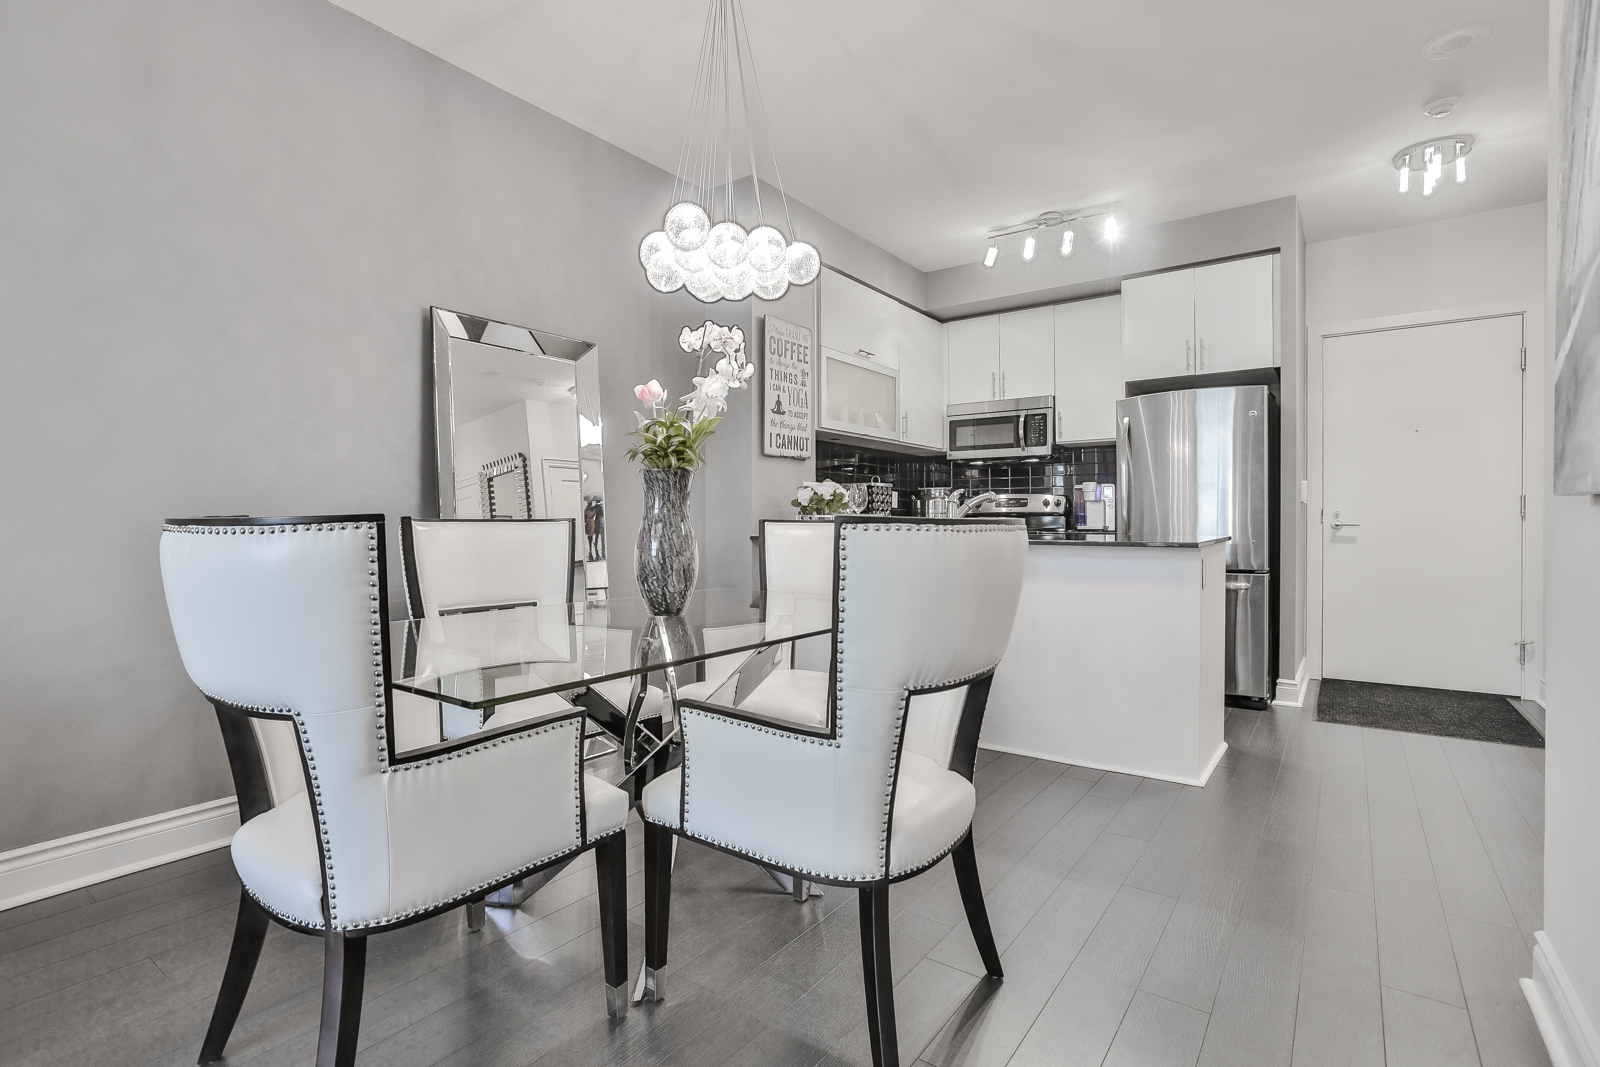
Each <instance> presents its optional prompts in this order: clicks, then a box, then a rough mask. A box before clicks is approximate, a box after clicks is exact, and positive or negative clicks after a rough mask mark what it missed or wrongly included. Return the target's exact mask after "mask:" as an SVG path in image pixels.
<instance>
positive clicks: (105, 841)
mask: <svg viewBox="0 0 1600 1067" xmlns="http://www.w3.org/2000/svg"><path fill="white" fill-rule="evenodd" d="M237 829H239V804H238V801H237V800H236V799H235V798H234V797H222V798H220V799H218V800H208V801H206V802H205V803H203V804H195V805H194V806H192V807H187V808H179V809H178V810H177V811H168V812H162V813H161V814H159V815H149V816H146V817H145V818H143V819H134V820H133V821H132V822H125V823H119V824H117V825H116V826H105V827H102V828H100V829H98V830H90V831H88V832H87V833H81V834H74V835H73V836H71V837H62V838H57V839H56V840H54V841H41V842H39V843H38V844H36V845H26V846H24V847H22V848H19V849H13V850H12V851H10V852H4V853H0V911H5V910H6V909H7V908H14V907H17V906H18V905H19V904H27V903H29V902H30V901H35V900H42V899H43V898H45V897H53V896H55V895H57V894H58V893H66V892H68V891H70V890H73V889H79V888H81V887H83V886H86V885H94V884H95V883H97V882H104V881H107V880H109V879H112V878H118V877H120V876H122V875H124V874H132V873H133V872H135V871H142V870H144V869H145V868H147V867H155V866H157V865H159V864H162V863H170V862H171V861H172V860H179V859H183V858H184V857H185V856H193V855H195V854H196V853H200V852H209V851H211V850H212V849H214V848H221V847H222V846H223V845H226V844H227V843H228V842H229V841H230V840H232V839H233V832H234V831H235V830H237Z"/></svg>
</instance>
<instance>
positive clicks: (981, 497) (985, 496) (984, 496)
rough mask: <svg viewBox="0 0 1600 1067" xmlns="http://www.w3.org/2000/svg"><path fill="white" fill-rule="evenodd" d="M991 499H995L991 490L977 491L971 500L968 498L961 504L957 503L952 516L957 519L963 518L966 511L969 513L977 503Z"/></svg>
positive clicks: (984, 502) (983, 502)
mask: <svg viewBox="0 0 1600 1067" xmlns="http://www.w3.org/2000/svg"><path fill="white" fill-rule="evenodd" d="M993 499H995V494H994V493H993V492H992V491H991V492H987V493H979V494H978V495H977V496H975V497H973V498H972V499H971V500H968V501H966V502H964V503H962V504H959V505H957V506H956V510H955V512H954V513H953V515H952V517H953V518H957V519H964V518H966V517H967V515H968V513H970V512H971V511H972V509H973V508H975V507H977V506H978V505H979V504H987V503H988V502H989V501H991V500H993Z"/></svg>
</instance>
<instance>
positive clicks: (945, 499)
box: [917, 485, 951, 519]
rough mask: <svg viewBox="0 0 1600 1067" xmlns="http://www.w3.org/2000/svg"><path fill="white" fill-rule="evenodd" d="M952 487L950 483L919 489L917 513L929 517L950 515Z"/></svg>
mask: <svg viewBox="0 0 1600 1067" xmlns="http://www.w3.org/2000/svg"><path fill="white" fill-rule="evenodd" d="M950 493H951V489H950V487H949V486H948V485H928V486H924V487H923V488H921V489H918V490H917V514H918V515H921V516H923V517H925V518H929V519H948V518H949V517H950V511H951V504H950Z"/></svg>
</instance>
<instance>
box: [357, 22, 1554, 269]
mask: <svg viewBox="0 0 1600 1067" xmlns="http://www.w3.org/2000/svg"><path fill="white" fill-rule="evenodd" d="M336 2H337V3H339V4H340V6H342V7H345V8H348V9H349V10H351V11H353V12H355V13H356V14H358V15H361V16H362V17H364V18H366V19H368V20H370V21H372V22H374V23H376V24H377V25H379V26H382V27H384V28H385V29H388V30H390V31H391V32H393V33H395V34H397V35H398V36H400V37H403V38H405V39H406V40H409V41H412V42H413V43H415V44H417V45H420V46H421V47H423V48H425V49H427V50H428V51H430V52H433V53H434V54H436V55H438V56H440V57H442V58H443V59H446V60H448V61H449V62H451V63H454V64H456V65H457V66H460V67H462V68H464V69H466V70H468V71H471V72H472V73H473V74H476V75H478V76H479V77H481V78H483V79H485V80H486V81H489V82H491V83H493V84H495V85H497V86H500V87H501V88H503V89H505V90H507V91H509V92H511V93H514V94H515V95H517V96H520V97H522V98H523V99H525V100H528V101H529V102H531V103H534V104H536V105H538V106H539V107H541V108H544V109H545V110H547V111H550V112H552V113H554V114H555V115H557V116H559V117H561V118H563V119H566V120H567V121H569V122H571V123H573V124H575V125H577V126H579V127H582V128H583V129H585V130H589V131H590V132H592V133H595V134H597V135H598V136H600V137H602V138H604V139H605V140H607V141H610V142H612V143H613V144H616V145H618V146H620V147H622V148H624V149H626V150H627V151H629V152H632V153H634V154H636V155H639V156H642V157H643V158H645V159H647V160H650V161H651V162H653V163H655V164H657V165H659V166H661V167H663V168H664V169H667V170H671V169H672V168H673V167H674V166H675V164H676V162H677V155H678V150H679V143H680V140H681V138H682V134H683V124H684V122H685V120H686V115H687V110H688V98H689V91H690V86H691V83H692V81H693V79H694V57H695V55H696V53H697V49H698V44H699V39H700V33H701V28H702V24H703V21H704V17H705V9H706V3H705V0H586V2H584V3H571V2H570V0H564V2H560V3H556V2H553V0H447V2H440V0H336ZM744 6H745V13H746V16H747V19H748V22H749V26H750V36H751V41H752V44H753V47H754V50H755V55H756V61H757V64H758V67H759V69H760V72H761V82H762V87H763V89H764V91H765V93H766V100H767V108H768V111H769V113H770V115H771V120H772V128H773V134H774V140H775V141H776V144H777V148H778V160H779V164H780V166H781V167H782V168H783V179H784V184H785V186H786V188H787V190H788V192H789V193H790V194H791V195H793V196H795V197H797V198H799V199H800V200H803V201H804V202H806V203H807V204H809V205H811V206H812V207H814V208H816V209H817V210H818V211H821V212H822V213H823V214H825V215H827V216H829V217H830V218H832V219H834V220H835V221H837V222H839V223H841V224H842V225H844V226H846V227H847V228H849V229H851V230H853V231H855V232H856V233H858V234H860V235H861V236H863V237H865V238H867V239H868V240H870V241H872V242H874V243H875V244H877V245H879V246H881V247H883V248H885V249H887V250H888V251H890V252H893V253H894V254H896V255H898V256H900V257H901V258H903V259H905V260H907V261H908V262H910V263H911V264H912V265H913V266H916V267H918V268H920V269H922V270H934V269H938V268H940V267H947V266H951V265H953V264H956V263H962V262H968V261H971V260H973V259H976V258H978V257H979V256H980V255H981V254H982V249H983V245H984V234H985V233H986V232H987V231H988V230H990V229H992V228H995V227H998V226H1002V225H1006V224H1010V223H1014V222H1018V221H1022V220H1025V219H1028V218H1031V217H1032V216H1034V215H1035V214H1037V213H1038V212H1040V211H1043V210H1047V209H1068V208H1072V207H1074V206H1079V205H1092V204H1099V203H1105V202H1111V201H1120V202H1121V203H1122V204H1123V205H1124V206H1125V208H1126V210H1127V211H1128V212H1129V214H1130V215H1131V217H1132V220H1133V222H1134V224H1135V225H1138V224H1144V223H1152V222H1159V221H1164V220H1167V219H1174V218H1184V217H1187V216H1190V215H1197V214H1202V213H1204V212H1207V211H1215V210H1219V209H1222V208H1227V207H1235V206H1238V205H1241V204H1249V203H1255V202H1257V201H1261V200H1268V199H1272V198H1274V197H1279V196H1284V195H1288V194H1295V195H1298V196H1299V197H1300V198H1301V206H1302V212H1303V214H1304V218H1305V225H1306V237H1307V239H1308V240H1323V239H1327V238H1331V237H1340V236H1346V235H1350V234H1356V233H1365V232H1370V231H1373V230H1380V229H1387V228H1390V227H1394V226H1404V225H1409V224H1411V223H1415V222H1423V221H1427V220H1430V219H1437V218H1445V217H1448V216H1453V215H1463V214H1469V213H1472V212H1477V211H1485V210H1489V209H1492V208H1497V207H1506V206H1509V205H1512V204H1522V203H1529V202H1532V201H1535V200H1540V199H1542V198H1543V197H1544V188H1545V180H1544V158H1545V139H1546V102H1545V55H1546V47H1547V37H1546V31H1545V18H1546V11H1545V8H1546V5H1545V4H1543V3H1540V2H1537V0H1403V2H1398V3H1397V2H1396V0H1338V2H1334V3H1328V2H1323V3H1306V2H1292V0H1221V2H1213V3H1184V2H1179V0H1114V2H1108V0H1005V2H997V0H870V2H863V0H803V2H795V0H788V2H778V0H745V5H744ZM1469 23H1485V24H1487V25H1489V26H1490V27H1491V28H1492V30H1493V33H1492V35H1491V36H1490V37H1489V39H1488V40H1487V41H1485V42H1484V43H1483V44H1481V45H1479V46H1478V47H1477V48H1475V49H1473V50H1472V51H1470V52H1467V53H1466V54H1464V55H1461V56H1458V57H1456V58H1454V59H1449V60H1443V61H1434V60H1429V59H1425V58H1423V56H1422V48H1423V46H1424V45H1425V44H1427V43H1428V42H1429V41H1430V40H1432V39H1433V38H1435V37H1437V36H1438V35H1439V34H1441V33H1444V32H1445V31H1446V30H1450V29H1454V28H1456V27H1459V26H1463V25H1466V24H1469ZM1453 95H1460V96H1463V97H1464V98H1465V99H1464V101H1463V103H1462V105H1461V107H1460V108H1459V109H1458V110H1457V111H1456V112H1455V114H1453V115H1451V116H1449V117H1447V118H1445V119H1442V120H1435V119H1429V118H1426V117H1424V116H1423V114H1422V106H1423V105H1424V104H1425V103H1427V102H1429V101H1430V100H1433V99H1436V98H1438V97H1441V96H1453ZM1445 133H1470V134H1474V135H1476V136H1477V138H1478V146H1477V147H1476V148H1475V149H1474V151H1473V154H1472V157H1471V160H1470V163H1469V166H1470V171H1471V173H1470V175H1469V181H1468V182H1467V184H1466V185H1465V186H1461V187H1456V186H1455V185H1453V184H1451V183H1446V184H1445V186H1444V187H1443V188H1441V189H1440V190H1439V192H1438V193H1437V194H1436V195H1435V196H1434V197H1433V199H1432V200H1431V201H1424V200H1422V199H1421V198H1420V197H1419V196H1418V194H1417V192H1416V191H1415V189H1413V192H1412V193H1411V194H1410V195H1409V196H1407V197H1404V198H1402V197H1400V196H1399V195H1398V194H1397V193H1396V192H1395V188H1394V177H1395V175H1394V171H1393V170H1392V169H1391V167H1390V164H1389V159H1390V157H1391V156H1392V155H1393V154H1394V153H1395V152H1396V151H1397V150H1399V149H1400V148H1403V147H1405V146H1406V145H1407V144H1410V143H1412V142H1414V141H1418V140H1421V139H1423V138H1425V137H1429V136H1434V135H1442V134H1445ZM763 177H768V175H767V174H765V172H764V173H763ZM665 206H666V205H663V207H665ZM802 236H803V235H802ZM824 257H826V251H825V250H824Z"/></svg>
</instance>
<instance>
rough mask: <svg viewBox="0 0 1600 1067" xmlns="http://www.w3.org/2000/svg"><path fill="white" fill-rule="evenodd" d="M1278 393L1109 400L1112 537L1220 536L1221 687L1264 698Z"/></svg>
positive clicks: (1272, 667)
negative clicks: (1113, 461) (1223, 580)
mask: <svg viewBox="0 0 1600 1067" xmlns="http://www.w3.org/2000/svg"><path fill="white" fill-rule="evenodd" d="M1277 422H1278V420H1277V398H1276V397H1275V396H1274V395H1273V394H1272V391H1271V389H1270V387H1268V386H1265V385H1243V386H1234V387H1228V388H1216V389H1184V390H1179V391H1177V392H1170V393H1147V394H1145V395H1144V396H1135V397H1129V398H1128V399H1127V400H1121V401H1118V402H1117V509H1118V515H1117V537H1118V539H1119V540H1125V541H1203V540H1207V539H1208V538H1212V537H1221V536H1224V535H1226V536H1228V537H1230V538H1231V540H1230V541H1229V542H1228V548H1227V555H1228V561H1227V569H1228V577H1227V604H1228V622H1227V625H1228V635H1227V637H1228V651H1227V657H1228V660H1227V693H1228V695H1230V696H1234V697H1245V698H1249V699H1253V700H1270V699H1271V697H1272V686H1273V682H1274V679H1275V676H1276V673H1277V663H1276V659H1277V614H1278V613H1277V597H1276V595H1275V594H1274V591H1273V588H1272V571H1273V567H1274V565H1275V564H1276V562H1277V540H1278V537H1277V533H1278V509H1277V481H1278V478H1277V460H1278V447H1277V437H1278V425H1277Z"/></svg>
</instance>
